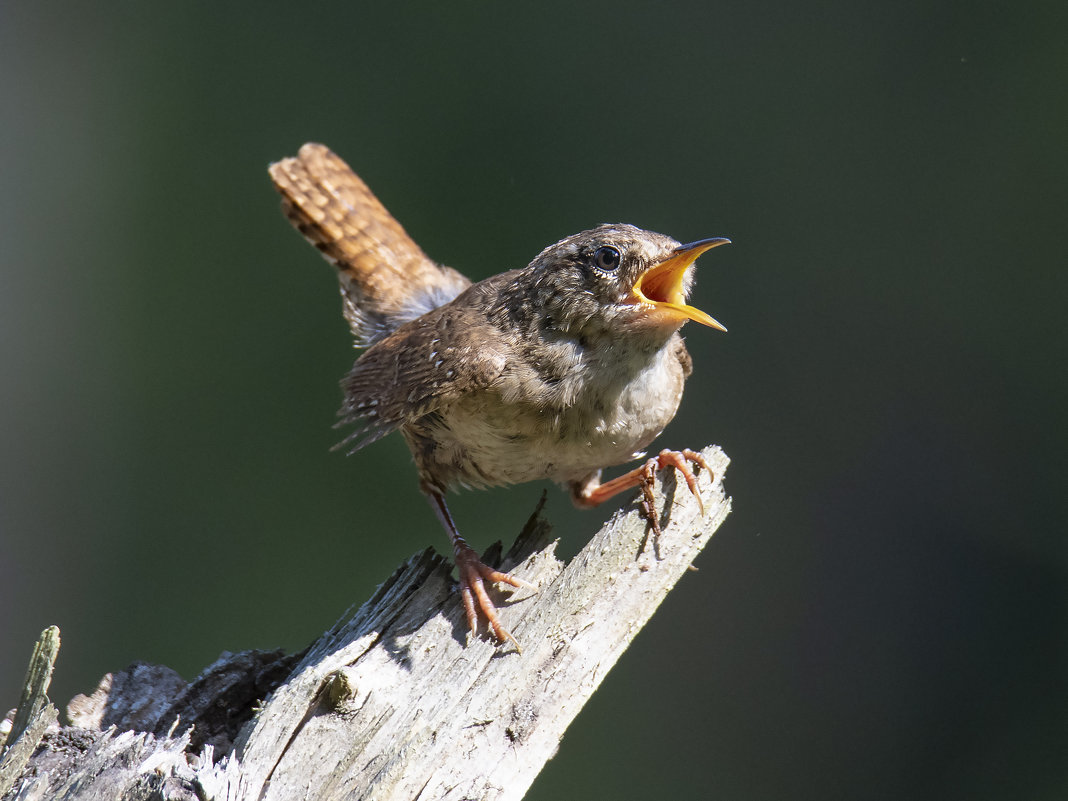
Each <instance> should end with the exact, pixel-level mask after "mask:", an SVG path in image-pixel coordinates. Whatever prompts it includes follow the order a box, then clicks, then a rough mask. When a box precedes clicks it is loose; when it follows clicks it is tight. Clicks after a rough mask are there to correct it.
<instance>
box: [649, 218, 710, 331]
mask: <svg viewBox="0 0 1068 801" xmlns="http://www.w3.org/2000/svg"><path fill="white" fill-rule="evenodd" d="M729 244H730V240H729V239H725V238H724V237H721V236H717V237H713V238H712V239H700V240H698V241H696V242H690V243H689V244H687V245H680V246H679V247H677V248H675V250H674V251H672V253H671V255H670V256H668V257H667V258H666V259H664V260H663V261H662V262H659V263H658V264H654V265H653V266H652V267H650V268H649V269H648V270H646V271H645V272H644V273H642V274H641V276H640V277H639V278H638V280H637V282H636V283H635V284H634V287H633V289H632V291H633V292H634V296H635V299H636V300H637V301H638V302H640V303H648V304H650V305H652V306H655V307H656V308H657V309H660V310H663V311H670V312H673V313H675V314H677V315H679V316H681V317H685V318H686V319H689V320H693V321H694V322H697V323H701V324H702V325H707V326H709V327H711V328H718V329H719V330H720V331H726V330H727V329H726V328H724V327H723V326H722V325H721V324H720V323H718V322H717V321H716V320H713V319H712V318H711V317H709V316H708V315H707V314H705V313H704V312H703V311H701V310H700V309H695V308H694V307H693V306H687V305H686V302H685V301H686V295H685V292H684V290H683V287H684V286H685V284H686V271H687V270H688V269H689V267H690V265H691V264H693V263H694V262H695V261H696V260H697V257H698V256H700V255H701V254H702V253H704V252H705V251H706V250H711V249H712V248H714V247H718V246H720V245H729Z"/></svg>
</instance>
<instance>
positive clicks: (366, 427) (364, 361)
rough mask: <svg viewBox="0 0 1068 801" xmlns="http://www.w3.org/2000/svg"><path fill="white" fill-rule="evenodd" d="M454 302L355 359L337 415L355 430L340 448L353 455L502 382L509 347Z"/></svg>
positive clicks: (478, 316)
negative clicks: (407, 426)
mask: <svg viewBox="0 0 1068 801" xmlns="http://www.w3.org/2000/svg"><path fill="white" fill-rule="evenodd" d="M465 297H466V296H465ZM459 303H460V305H456V304H453V305H451V306H449V307H448V308H447V309H439V310H436V311H433V312H431V313H429V314H426V315H424V316H423V317H420V318H419V319H418V320H415V321H413V322H411V323H409V324H407V325H405V326H404V327H402V328H401V329H399V330H398V331H396V332H394V333H393V334H391V335H390V336H388V337H386V338H385V339H383V340H382V341H381V342H378V343H377V344H375V345H374V346H373V347H372V348H370V349H369V350H367V351H366V352H365V353H364V354H363V355H362V356H361V357H360V358H359V359H357V360H356V364H354V365H353V367H352V370H351V371H350V372H349V374H348V375H347V376H346V377H345V379H344V380H343V381H342V382H341V386H342V387H343V388H344V390H345V402H344V405H343V406H342V407H341V410H340V411H339V412H338V416H339V417H340V418H341V420H340V422H339V423H338V426H339V427H340V426H348V425H352V426H355V430H354V431H353V432H352V433H351V434H350V435H349V436H347V437H346V438H345V440H344V441H343V442H341V443H339V445H338V447H345V448H348V449H349V451H350V452H352V451H356V450H359V449H360V448H362V447H363V446H364V445H368V444H370V443H371V442H374V441H375V440H377V439H379V438H380V437H383V436H385V435H386V434H388V433H389V432H390V431H393V430H395V429H396V428H398V427H400V426H401V425H403V424H404V423H405V422H406V421H408V420H414V419H416V418H418V417H422V416H423V415H427V414H431V413H432V412H434V411H436V410H437V409H440V408H441V407H442V406H444V405H447V404H449V403H451V402H453V401H454V400H456V399H457V398H459V397H460V396H461V395H464V394H467V393H472V392H475V391H477V390H480V389H485V388H487V387H490V386H492V385H494V384H495V383H496V382H497V381H498V380H499V379H500V378H501V376H502V375H503V374H504V372H505V370H506V369H507V368H508V365H509V363H510V362H512V361H514V359H512V358H511V356H512V351H511V348H510V347H509V346H508V344H507V342H506V341H505V340H504V338H503V337H502V336H501V335H500V332H499V331H498V329H497V328H496V327H494V326H490V325H486V322H485V317H484V315H483V314H482V313H481V311H480V310H479V309H478V307H477V306H467V305H465V304H464V303H463V298H461V300H460V302H459Z"/></svg>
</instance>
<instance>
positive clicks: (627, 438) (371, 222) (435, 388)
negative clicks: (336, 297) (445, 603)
mask: <svg viewBox="0 0 1068 801" xmlns="http://www.w3.org/2000/svg"><path fill="white" fill-rule="evenodd" d="M270 175H271V179H272V180H273V181H274V184H275V187H276V188H277V189H278V191H279V192H280V193H281V195H282V198H283V200H282V208H283V211H284V213H285V215H286V217H288V218H289V220H290V222H292V223H293V225H294V226H296V228H297V229H298V230H299V231H300V232H301V233H302V234H303V235H304V236H305V237H306V238H307V239H308V241H310V242H311V243H312V244H313V245H315V247H316V248H318V249H319V250H320V251H321V252H322V254H323V255H324V256H325V257H326V259H327V260H328V261H330V262H331V263H332V264H333V265H334V266H335V267H336V268H337V269H338V278H339V280H340V282H341V298H342V303H343V307H344V314H345V317H346V319H347V320H348V322H349V326H350V328H351V329H352V334H353V336H354V337H355V340H356V345H357V346H358V347H364V348H367V350H365V351H364V353H363V354H362V355H361V356H360V357H359V358H358V359H357V360H356V363H355V364H354V365H353V367H352V370H351V371H350V372H349V374H348V376H347V377H346V378H345V379H344V380H343V381H342V387H343V388H344V393H345V400H344V404H343V405H342V407H341V410H340V412H339V413H338V414H339V417H340V418H341V422H340V423H339V425H351V426H353V431H352V433H351V434H349V436H348V437H346V439H345V440H344V441H343V442H342V443H341V444H340V446H345V447H348V448H349V450H350V452H354V451H357V450H359V449H360V448H362V447H363V446H365V445H368V444H370V443H371V442H374V441H375V440H377V439H379V438H380V437H383V436H385V435H386V434H388V433H390V432H391V431H395V430H399V431H400V432H401V434H402V435H403V436H404V439H405V441H406V442H407V443H408V447H409V448H410V449H411V451H412V456H413V457H414V459H415V465H416V469H417V470H418V473H419V485H420V488H421V489H422V491H423V493H424V494H425V495H426V496H427V498H428V500H429V501H430V505H431V506H432V507H433V509H434V511H435V512H436V513H437V516H438V518H439V520H440V521H441V523H442V525H443V526H444V527H445V530H446V531H447V532H448V534H449V538H450V539H451V540H452V545H453V550H454V552H455V559H456V568H457V572H458V574H459V578H460V591H461V594H462V598H463V604H464V610H465V612H466V615H467V622H468V625H469V626H470V628H471V631H472V633H475V634H477V629H478V611H479V610H480V611H481V612H482V614H483V615H484V616H485V617H486V619H487V621H488V622H489V625H490V627H491V628H492V629H493V632H494V634H495V635H496V636H497V638H498V640H500V641H502V642H503V641H504V640H505V639H508V640H511V641H512V642H513V643H515V645H516V646H517V647H518V643H517V642H516V641H515V638H514V637H512V635H511V633H509V631H508V630H507V629H506V628H505V627H504V626H503V625H502V624H501V621H500V620H499V618H498V616H497V610H496V607H495V606H494V605H493V602H492V601H491V600H490V598H489V596H488V595H487V594H486V589H485V583H486V582H506V583H508V584H511V585H512V586H515V587H523V586H529V585H527V584H526V583H525V582H523V581H521V580H520V579H518V578H516V577H514V576H511V575H509V574H507V573H502V572H499V571H497V570H494V569H493V568H491V567H489V566H488V565H485V564H483V563H482V561H481V560H480V559H479V556H478V554H477V553H476V552H475V551H474V550H472V549H471V547H470V546H468V544H467V543H466V542H465V541H464V539H463V537H461V536H460V534H459V532H458V531H457V530H456V525H455V524H454V523H453V520H452V516H451V515H450V514H449V509H448V507H447V506H446V505H445V492H446V490H448V489H450V488H455V487H488V486H499V485H503V484H518V483H520V482H523V481H534V480H536V479H549V480H551V481H555V482H557V483H560V484H563V485H566V486H567V487H568V489H569V490H570V492H571V498H572V500H573V501H574V502H575V504H576V505H578V506H580V507H591V506H596V505H597V504H599V503H602V502H603V501H605V500H607V499H608V498H610V497H612V496H613V495H616V494H617V493H619V492H622V491H624V490H627V489H630V488H632V487H641V489H642V493H643V502H642V505H643V509H644V511H645V514H646V517H647V518H648V520H649V522H650V525H651V527H652V528H653V531H654V533H656V534H659V523H658V520H657V516H656V514H655V507H654V505H653V500H654V499H653V493H652V486H653V477H654V472H655V471H656V470H657V469H659V468H664V467H667V466H668V465H671V466H674V467H675V468H676V469H677V470H678V471H679V472H680V473H681V474H682V476H683V478H684V479H685V480H686V482H687V485H688V486H689V488H690V490H691V491H693V492H694V493H695V494H696V478H695V476H694V474H693V472H692V471H691V469H690V467H689V464H688V462H693V463H695V464H697V465H700V466H701V467H703V468H705V469H706V470H707V469H708V465H707V464H705V462H704V460H703V459H702V458H701V456H700V455H699V454H697V453H694V452H693V451H689V450H684V451H669V450H664V451H661V452H660V454H659V456H656V457H653V458H651V459H649V460H648V461H646V462H645V463H644V464H643V465H642V466H641V467H639V468H637V469H635V470H631V471H630V472H628V473H626V474H624V475H622V476H620V477H618V478H615V479H613V480H611V481H608V482H605V483H602V482H601V470H602V468H604V467H609V466H613V465H618V464H623V463H625V462H628V461H632V460H634V459H638V458H640V457H641V456H642V455H643V454H642V451H643V450H644V449H645V448H646V447H647V446H648V445H649V444H650V443H651V442H652V441H653V440H654V439H656V437H657V436H658V435H659V434H660V432H661V431H663V429H664V427H665V426H666V425H667V424H668V423H669V422H670V421H671V419H672V417H674V416H675V411H676V409H678V406H679V401H680V400H681V398H682V390H683V384H684V382H685V381H686V377H687V376H689V375H690V372H691V369H692V362H691V359H690V355H689V353H688V352H687V351H686V347H685V345H683V342H682V338H681V337H680V336H679V333H678V332H679V329H680V328H681V327H682V325H683V324H684V323H685V322H686V321H688V320H694V321H696V322H699V323H702V324H704V325H707V326H711V327H712V328H718V329H720V330H722V331H725V330H726V329H725V328H723V326H722V325H720V324H719V323H718V322H716V321H715V320H713V319H712V318H711V317H709V316H708V315H707V314H705V313H704V312H703V311H700V310H698V309H695V308H693V307H692V306H688V305H686V298H687V296H688V294H689V292H690V288H691V286H692V283H693V262H694V260H695V259H696V258H697V257H698V256H700V255H701V254H702V253H704V252H705V251H706V250H709V249H710V248H713V247H716V246H717V245H722V244H725V243H727V242H729V240H727V239H724V238H719V237H717V238H715V239H703V240H700V241H698V242H692V243H690V244H687V245H681V244H679V243H678V242H676V241H675V240H674V239H671V238H670V237H667V236H664V235H662V234H656V233H653V232H651V231H643V230H641V229H640V228H635V227H634V226H633V225H624V224H618V225H600V226H598V227H597V228H593V229H591V230H589V231H584V232H582V233H579V234H575V235H574V236H569V237H567V238H566V239H563V240H561V241H560V242H557V243H556V244H555V245H551V246H550V247H548V248H546V249H545V250H543V251H542V252H541V253H540V254H538V256H537V257H536V258H535V259H534V261H532V262H531V263H530V264H529V265H528V266H526V267H523V268H521V269H518V270H510V271H508V272H505V273H501V274H500V275H496V276H493V277H492V278H487V279H486V280H485V281H480V282H479V283H477V284H472V283H471V282H470V281H469V280H468V279H467V278H465V277H464V276H463V275H461V274H460V273H458V272H457V271H456V270H453V269H452V268H450V267H444V266H442V265H439V264H437V263H435V262H433V261H431V260H430V259H429V258H428V257H427V256H426V255H425V254H424V253H423V251H422V250H420V248H419V246H418V245H416V244H415V242H414V241H412V239H411V238H410V237H409V236H408V235H407V234H406V233H405V231H404V229H403V228H402V227H401V226H400V224H399V223H398V222H397V221H396V220H395V219H393V217H392V216H391V215H390V214H389V212H388V211H386V209H385V207H383V206H382V204H381V203H379V201H378V199H377V198H375V196H374V195H373V194H371V190H370V189H368V188H367V186H366V184H364V183H363V181H361V180H360V179H359V178H358V177H357V176H356V174H355V173H354V172H353V171H352V170H351V169H350V168H349V166H348V165H347V164H345V162H344V161H342V160H341V159H340V158H338V157H337V156H336V155H334V153H332V152H331V151H330V150H329V149H328V148H326V147H324V146H323V145H318V144H306V145H304V146H303V147H302V148H301V149H300V152H299V154H298V155H297V156H296V157H295V158H288V159H283V160H282V161H279V162H277V163H275V164H272V165H271V166H270ZM698 497H700V496H698Z"/></svg>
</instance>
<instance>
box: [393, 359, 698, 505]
mask: <svg viewBox="0 0 1068 801" xmlns="http://www.w3.org/2000/svg"><path fill="white" fill-rule="evenodd" d="M684 356H685V348H684V347H683V346H682V343H681V340H678V339H677V338H673V339H672V341H671V342H669V343H668V344H667V345H666V346H665V347H663V348H661V349H660V350H658V351H656V352H655V353H654V354H653V355H652V356H651V357H646V358H634V359H631V360H629V361H628V360H625V359H624V360H616V361H614V362H613V361H607V360H600V361H598V362H597V363H595V364H592V365H591V364H590V363H586V364H584V365H582V366H581V367H582V369H579V367H578V366H576V369H575V370H574V371H573V374H572V373H569V374H568V376H567V377H566V378H564V379H563V380H557V381H555V382H554V383H553V384H552V386H551V387H546V388H543V389H542V391H541V392H533V391H531V390H529V389H523V390H517V389H516V387H515V386H511V387H509V386H505V387H503V388H502V387H496V388H493V389H489V390H485V391H480V392H477V393H472V394H470V395H467V396H465V397H463V398H461V399H460V400H458V401H457V402H456V403H453V404H450V405H449V406H448V407H446V408H442V409H439V410H438V411H437V412H436V413H435V414H433V415H428V416H426V417H425V418H420V419H419V420H414V421H412V422H411V423H409V424H408V425H406V426H405V428H404V432H405V436H406V438H407V439H408V441H409V445H410V446H411V447H412V452H413V453H414V454H415V457H416V463H417V466H418V467H419V468H420V472H421V473H423V474H424V476H425V477H428V478H430V479H431V480H432V481H433V482H434V483H435V484H437V485H439V486H441V487H443V488H444V487H447V486H450V485H454V484H460V485H465V486H476V487H477V486H492V485H502V484H519V483H523V482H526V481H535V480H538V479H549V480H552V481H556V482H568V481H576V480H579V479H581V478H583V477H585V476H587V475H588V474H589V473H591V472H593V471H596V470H599V469H601V468H604V467H610V466H613V465H618V464H623V463H625V462H628V461H631V460H633V459H634V458H636V457H637V456H638V455H639V454H640V453H641V452H642V451H643V450H644V449H645V448H646V447H647V446H648V445H649V444H650V443H651V442H652V441H653V440H654V439H656V437H657V436H658V435H659V434H660V432H661V431H663V429H664V427H665V426H666V425H667V424H668V423H669V422H670V421H671V419H672V418H673V417H674V416H675V412H676V410H677V409H678V405H679V401H680V400H681V397H682V389H683V384H684V382H685V379H686V375H687V374H688V370H687V369H686V367H685V365H686V364H687V363H688V357H686V358H685V359H684V358H683V357H684ZM524 380H526V381H527V382H528V383H529V377H526V378H525V379H524ZM502 389H503V393H502ZM517 393H518V394H519V395H520V397H516V395H517ZM524 394H525V395H527V396H528V397H521V396H522V395H524ZM531 396H533V397H531ZM562 401H563V402H562Z"/></svg>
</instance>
